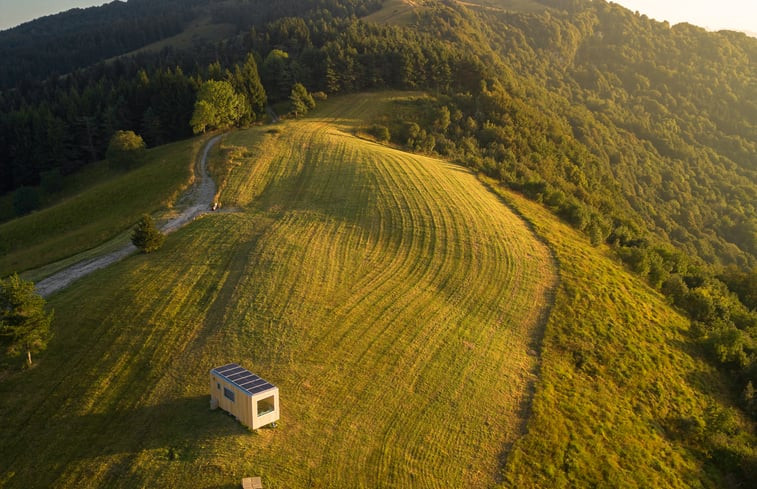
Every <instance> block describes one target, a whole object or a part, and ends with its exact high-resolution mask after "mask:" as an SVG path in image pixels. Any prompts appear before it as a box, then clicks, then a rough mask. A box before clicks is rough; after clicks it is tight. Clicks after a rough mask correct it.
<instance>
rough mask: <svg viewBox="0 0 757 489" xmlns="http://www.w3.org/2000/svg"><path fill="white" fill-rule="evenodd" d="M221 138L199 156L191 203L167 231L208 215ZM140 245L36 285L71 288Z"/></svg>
mask: <svg viewBox="0 0 757 489" xmlns="http://www.w3.org/2000/svg"><path fill="white" fill-rule="evenodd" d="M220 139H221V136H220V135H219V136H215V137H214V138H212V139H211V140H210V141H208V142H207V144H206V145H205V148H204V149H203V151H202V158H199V159H198V161H197V163H196V165H195V168H194V172H195V182H194V184H192V186H191V187H190V188H189V189H187V191H186V192H185V194H184V195H183V196H182V198H181V199H180V200H182V201H185V202H189V205H188V206H187V207H186V208H185V209H184V210H183V211H182V212H181V213H180V214H179V215H178V216H176V217H174V218H172V219H170V220H169V221H167V222H166V223H164V224H163V225H162V226H161V228H160V230H161V231H162V232H163V233H166V234H167V233H172V232H174V231H176V230H177V229H179V228H181V227H182V226H185V225H186V224H187V223H189V222H192V221H193V220H194V219H195V218H197V217H198V216H200V215H202V214H205V213H206V212H208V211H209V209H210V207H211V206H212V205H213V197H214V196H215V194H216V184H215V182H214V181H213V179H212V178H210V174H209V173H208V168H207V159H208V153H209V152H210V149H211V148H212V147H213V146H214V145H215V144H216V143H217V142H218V141H219V140H220ZM136 252H137V248H136V247H135V246H134V245H133V244H129V245H127V246H124V247H123V248H121V249H119V250H116V251H114V252H111V253H107V254H104V255H101V256H98V257H96V258H89V259H87V260H82V261H80V262H78V263H75V264H73V265H71V266H70V267H67V268H64V269H63V270H60V271H58V272H56V273H54V274H53V275H50V276H49V277H47V278H45V279H43V280H40V281H39V282H38V283H37V285H36V287H37V292H38V293H39V294H40V295H41V296H42V297H48V296H50V295H52V294H53V293H55V292H57V291H59V290H61V289H64V288H66V287H68V286H69V285H70V284H71V283H73V282H74V281H75V280H78V279H80V278H82V277H84V276H86V275H89V274H90V273H92V272H94V271H95V270H100V269H101V268H105V267H107V266H108V265H111V264H113V263H115V262H117V261H120V260H123V259H124V258H126V257H127V256H129V255H131V254H133V253H136Z"/></svg>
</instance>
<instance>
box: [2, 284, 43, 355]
mask: <svg viewBox="0 0 757 489" xmlns="http://www.w3.org/2000/svg"><path fill="white" fill-rule="evenodd" d="M52 320H53V313H52V312H49V313H48V312H46V311H45V299H43V298H42V297H40V296H39V295H38V294H37V293H36V291H35V290H34V283H33V282H27V281H25V280H22V279H21V278H19V276H18V275H17V274H13V275H11V276H10V277H8V278H7V279H5V280H2V281H0V337H2V340H3V343H4V344H5V345H6V346H7V348H8V351H9V353H11V354H18V353H21V354H23V353H25V354H26V363H27V365H28V366H30V367H31V365H32V353H38V352H40V351H42V350H44V349H45V348H47V343H48V342H49V341H50V338H51V337H52V334H51V332H50V324H51V323H52Z"/></svg>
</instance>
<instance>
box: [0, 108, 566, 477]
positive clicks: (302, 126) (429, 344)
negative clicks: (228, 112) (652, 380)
mask: <svg viewBox="0 0 757 489" xmlns="http://www.w3.org/2000/svg"><path fill="white" fill-rule="evenodd" d="M385 98H386V97H385V96H381V95H366V96H353V97H348V98H344V99H340V100H337V101H334V102H330V103H328V104H326V105H325V106H324V107H323V108H321V109H320V110H319V111H318V112H317V113H316V115H315V116H313V117H312V118H309V119H305V120H301V121H291V122H287V123H284V124H281V125H278V126H276V127H275V129H269V128H268V127H258V128H253V129H249V130H245V131H239V132H235V133H232V134H231V135H229V136H228V137H227V138H226V139H225V141H224V142H223V145H224V147H225V150H224V149H222V150H221V152H220V153H219V154H217V155H216V162H215V163H216V165H217V171H218V172H219V173H223V172H222V171H221V170H222V169H223V168H222V167H221V165H224V166H226V165H228V169H230V171H229V172H228V174H227V175H228V176H227V177H226V180H225V182H223V183H222V185H223V188H224V190H223V191H222V193H221V197H220V198H221V200H222V202H223V204H224V207H223V208H224V209H225V211H226V212H223V213H216V214H212V215H209V216H207V217H205V218H203V219H200V220H199V221H197V222H195V223H193V224H192V225H190V226H188V227H187V228H185V229H184V230H182V231H179V232H176V233H174V234H172V235H170V236H169V238H168V240H167V242H166V245H165V247H164V248H163V249H162V250H161V251H160V252H157V253H155V254H152V255H141V256H134V257H131V258H129V259H127V260H125V261H123V262H120V263H118V264H116V265H114V266H112V267H111V268H108V269H105V270H101V271H99V272H96V273H95V274H93V275H91V276H89V277H87V278H84V279H82V280H80V281H79V282H76V283H75V284H74V285H72V286H71V287H70V288H69V289H66V290H65V291H63V292H61V293H59V294H57V295H55V296H53V297H52V298H51V299H50V304H51V306H52V307H54V309H55V312H56V320H55V330H54V333H55V337H54V339H53V341H52V342H51V344H50V347H49V349H48V351H47V352H46V353H44V354H43V355H40V356H39V363H38V365H37V366H36V367H34V368H33V369H31V370H28V371H21V372H19V371H6V372H5V373H4V375H3V378H2V380H1V381H0V414H1V415H2V418H3V420H4V423H3V425H2V428H0V461H1V462H0V473H2V474H3V481H2V485H3V487H8V488H10V487H51V486H55V487H77V488H78V487H135V486H148V487H188V486H200V487H207V486H221V487H233V486H234V485H235V484H238V481H239V479H240V478H241V477H243V476H249V475H262V476H263V478H264V481H265V487H359V486H375V485H376V484H379V483H380V484H382V485H384V486H385V487H444V486H446V485H448V484H449V482H450V481H458V482H459V483H462V482H463V481H464V482H465V483H466V485H468V486H469V487H488V486H490V485H491V484H492V483H493V482H494V481H495V480H497V477H498V475H497V474H498V473H499V467H500V463H501V456H502V454H503V451H504V450H505V449H506V447H508V446H510V445H511V444H512V443H514V442H515V441H516V439H517V438H518V436H519V435H520V434H521V433H522V431H523V428H524V426H525V422H526V418H525V415H526V414H527V410H525V409H524V406H527V405H528V404H529V399H530V393H531V392H532V389H533V382H534V380H535V373H536V371H537V356H536V355H537V350H538V344H539V339H540V337H541V335H542V328H541V325H542V324H543V319H544V314H545V312H546V310H547V307H548V305H549V303H550V300H551V299H550V297H551V291H552V289H553V286H554V284H555V282H556V275H555V270H554V267H553V261H552V258H551V256H550V253H549V251H548V249H547V248H546V246H544V245H543V244H542V243H541V242H540V241H539V240H537V239H536V238H535V237H534V235H533V234H532V233H531V232H530V231H529V229H528V227H527V226H526V225H525V223H524V222H523V221H522V220H521V219H519V218H518V217H516V216H515V215H514V214H513V213H512V212H510V211H508V209H507V207H506V206H504V205H503V204H502V202H501V200H499V199H498V198H497V197H496V196H494V195H493V194H492V193H490V192H489V191H487V190H486V188H485V187H483V186H482V185H481V184H480V183H479V182H478V181H477V180H476V178H475V176H474V175H472V174H470V173H468V172H467V171H465V170H463V169H461V168H459V167H457V166H454V165H451V164H449V163H445V162H442V161H439V160H434V159H430V158H425V157H419V156H414V155H411V154H408V153H403V152H400V151H397V150H394V149H389V148H386V147H382V146H379V145H376V144H374V143H371V142H368V141H365V140H361V139H358V138H356V137H355V136H353V135H352V130H353V127H352V124H359V123H361V119H362V118H364V117H371V116H372V113H373V111H375V110H377V109H379V108H380V107H381V106H382V104H383V101H384V100H385ZM232 146H234V147H239V148H243V150H237V151H230V150H229V148H230V147H232ZM226 153H228V154H237V155H241V156H239V157H237V158H236V159H231V160H228V161H226V160H223V159H222V158H223V155H224V154H226ZM229 361H238V362H241V363H242V364H244V365H245V366H247V367H248V368H250V369H251V370H253V371H255V372H257V373H258V374H260V375H261V376H263V377H265V378H267V379H269V380H270V381H272V382H273V383H274V384H276V385H277V386H279V388H280V389H281V400H282V401H281V402H282V419H281V422H280V424H279V427H278V428H276V429H264V430H260V431H259V432H258V433H251V432H249V431H247V430H246V429H245V428H244V427H243V426H242V425H240V424H238V423H237V422H235V421H234V420H233V419H232V418H230V417H228V416H226V415H224V414H223V413H222V412H219V411H215V412H211V411H210V410H209V409H208V392H207V384H208V371H209V369H210V368H211V367H213V366H215V365H219V364H224V363H227V362H229Z"/></svg>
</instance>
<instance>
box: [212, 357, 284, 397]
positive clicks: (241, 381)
mask: <svg viewBox="0 0 757 489" xmlns="http://www.w3.org/2000/svg"><path fill="white" fill-rule="evenodd" d="M210 373H212V374H215V375H217V376H219V377H221V378H222V379H224V380H226V381H228V382H231V383H232V384H234V385H236V386H237V387H239V388H240V389H241V390H242V391H244V392H246V393H247V394H250V395H253V394H257V393H259V392H264V391H267V390H270V389H274V388H275V387H276V386H274V385H273V384H271V383H270V382H268V381H267V380H265V379H261V378H260V377H258V376H257V375H255V374H253V373H252V372H250V371H249V370H247V369H246V368H244V367H240V366H239V365H238V364H236V363H230V364H228V365H224V366H223V367H216V368H214V369H213V370H211V371H210Z"/></svg>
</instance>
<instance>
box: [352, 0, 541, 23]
mask: <svg viewBox="0 0 757 489" xmlns="http://www.w3.org/2000/svg"><path fill="white" fill-rule="evenodd" d="M460 3H462V4H463V5H465V6H466V7H469V8H470V7H472V8H481V9H487V10H501V11H508V12H526V13H531V12H540V11H542V10H544V9H546V8H547V7H546V6H544V5H542V4H540V3H537V2H534V1H533V0H461V1H460ZM423 8H424V2H423V0H387V1H385V2H384V4H383V6H382V8H381V9H380V10H378V11H376V12H373V13H372V14H370V15H367V16H365V17H363V20H365V21H366V22H377V23H379V24H394V25H408V24H410V23H412V22H413V20H414V13H415V12H416V11H420V10H422V9H423Z"/></svg>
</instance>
